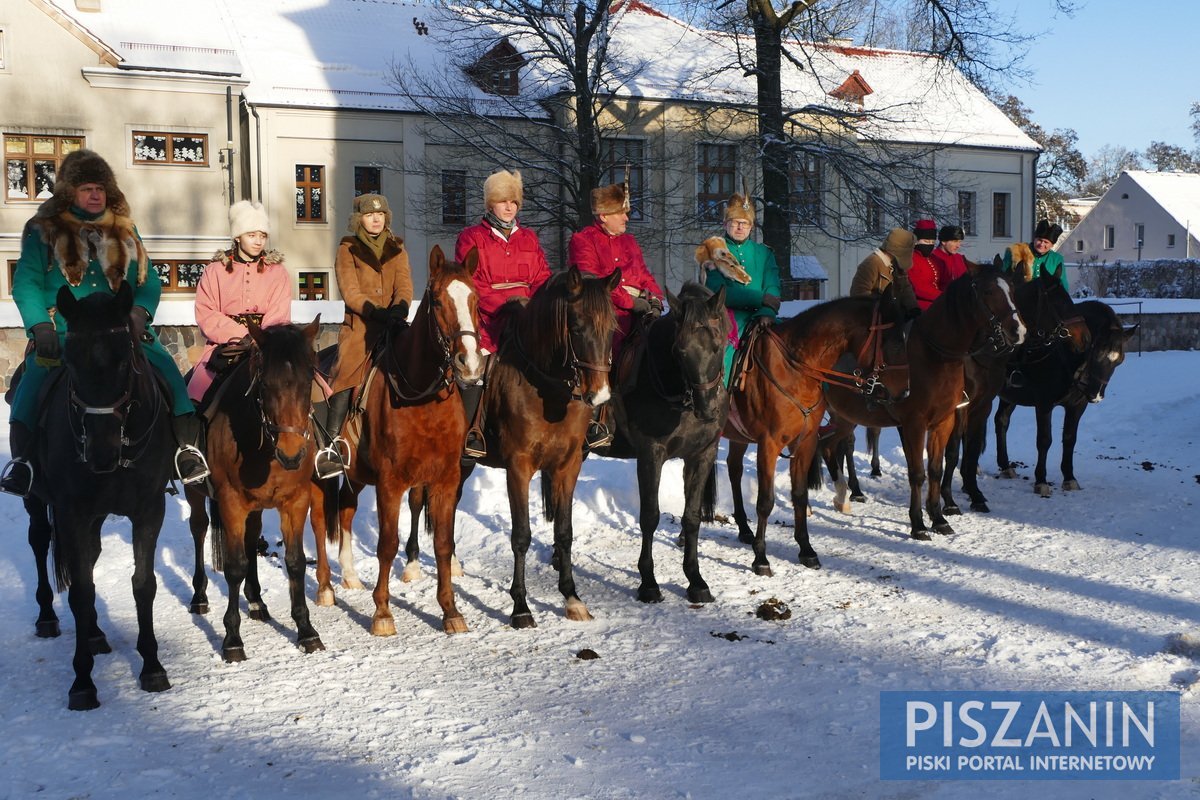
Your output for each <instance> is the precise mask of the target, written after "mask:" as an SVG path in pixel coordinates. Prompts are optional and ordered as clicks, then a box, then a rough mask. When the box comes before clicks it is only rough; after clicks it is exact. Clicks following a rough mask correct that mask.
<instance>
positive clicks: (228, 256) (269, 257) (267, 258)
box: [212, 248, 283, 272]
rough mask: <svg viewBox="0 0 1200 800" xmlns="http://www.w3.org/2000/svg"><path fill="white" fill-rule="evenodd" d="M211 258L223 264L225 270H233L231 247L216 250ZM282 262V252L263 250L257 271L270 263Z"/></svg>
mask: <svg viewBox="0 0 1200 800" xmlns="http://www.w3.org/2000/svg"><path fill="white" fill-rule="evenodd" d="M212 260H213V261H217V262H219V263H221V264H224V265H225V269H226V270H227V271H231V270H233V248H230V249H228V250H218V251H217V252H215V253H213V257H212ZM282 263H283V253H281V252H279V251H278V250H275V249H271V250H264V251H263V254H262V255H261V256H260V257H259V259H258V271H259V272H262V271H263V269H264V268H266V267H269V266H271V265H272V264H282Z"/></svg>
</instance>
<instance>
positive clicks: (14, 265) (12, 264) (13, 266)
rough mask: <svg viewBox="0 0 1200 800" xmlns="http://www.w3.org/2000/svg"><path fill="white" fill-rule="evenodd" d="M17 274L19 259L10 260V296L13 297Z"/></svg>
mask: <svg viewBox="0 0 1200 800" xmlns="http://www.w3.org/2000/svg"><path fill="white" fill-rule="evenodd" d="M16 274H17V259H15V258H10V259H9V260H8V296H9V297H12V290H13V276H14V275H16Z"/></svg>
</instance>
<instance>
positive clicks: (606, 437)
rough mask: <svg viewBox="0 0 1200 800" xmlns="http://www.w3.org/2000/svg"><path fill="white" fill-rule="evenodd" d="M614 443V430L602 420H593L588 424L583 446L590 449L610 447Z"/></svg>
mask: <svg viewBox="0 0 1200 800" xmlns="http://www.w3.org/2000/svg"><path fill="white" fill-rule="evenodd" d="M612 443H613V435H612V431H610V430H609V429H608V426H607V425H605V424H603V423H600V422H592V423H591V424H589V425H588V429H587V435H586V436H585V438H584V441H583V446H584V447H586V448H587V449H588V450H598V449H599V448H602V447H608V446H609V445H610V444H612Z"/></svg>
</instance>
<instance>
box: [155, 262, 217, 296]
mask: <svg viewBox="0 0 1200 800" xmlns="http://www.w3.org/2000/svg"><path fill="white" fill-rule="evenodd" d="M208 264H209V262H208V259H197V258H159V259H154V260H153V267H154V271H155V272H157V273H158V280H159V282H160V283H161V284H162V290H163V294H195V293H196V285H197V284H198V283H199V282H200V275H201V274H202V273H203V272H204V268H205V267H207V266H208ZM181 275H186V278H181Z"/></svg>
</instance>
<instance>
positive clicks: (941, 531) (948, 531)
mask: <svg viewBox="0 0 1200 800" xmlns="http://www.w3.org/2000/svg"><path fill="white" fill-rule="evenodd" d="M933 532H934V533H936V534H938V535H939V536H953V535H954V528H952V527H950V523H949V522H942V523H939V524H937V525H934V526H933Z"/></svg>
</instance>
